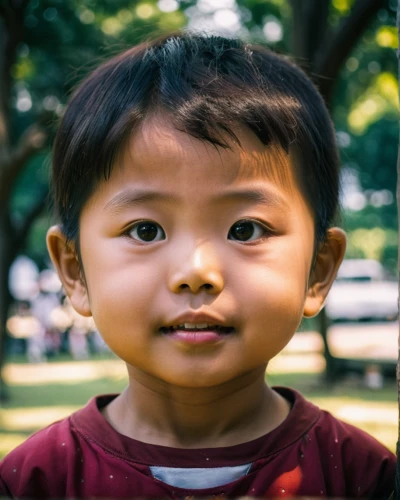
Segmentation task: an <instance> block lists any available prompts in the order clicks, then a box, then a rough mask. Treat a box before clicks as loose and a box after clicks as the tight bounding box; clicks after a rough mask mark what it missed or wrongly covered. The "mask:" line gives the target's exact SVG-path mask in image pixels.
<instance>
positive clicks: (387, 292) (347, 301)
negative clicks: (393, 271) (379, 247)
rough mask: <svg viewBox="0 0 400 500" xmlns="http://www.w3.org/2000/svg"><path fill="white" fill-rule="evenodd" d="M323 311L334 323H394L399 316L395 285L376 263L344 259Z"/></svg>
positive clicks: (378, 263) (396, 285)
mask: <svg viewBox="0 0 400 500" xmlns="http://www.w3.org/2000/svg"><path fill="white" fill-rule="evenodd" d="M325 308H326V313H327V315H328V317H329V318H330V319H332V320H333V321H356V320H361V321H366V320H372V321H374V320H375V321H378V320H394V319H396V318H397V315H398V284H397V282H396V281H394V280H391V279H390V278H389V276H388V275H387V273H386V271H385V269H384V268H383V266H382V265H381V264H380V262H377V261H376V260H369V259H346V260H344V261H343V263H342V265H341V266H340V269H339V272H338V275H337V278H336V280H335V282H334V284H333V286H332V289H331V291H330V292H329V295H328V298H327V301H326V305H325Z"/></svg>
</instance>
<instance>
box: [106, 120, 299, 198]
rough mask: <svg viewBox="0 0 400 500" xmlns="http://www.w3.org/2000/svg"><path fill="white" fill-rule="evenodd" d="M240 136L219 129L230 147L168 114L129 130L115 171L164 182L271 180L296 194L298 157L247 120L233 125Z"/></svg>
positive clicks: (228, 182)
mask: <svg viewBox="0 0 400 500" xmlns="http://www.w3.org/2000/svg"><path fill="white" fill-rule="evenodd" d="M232 130H233V132H234V133H235V135H236V137H237V138H238V139H239V141H240V144H237V143H236V142H235V141H234V140H233V139H231V138H227V136H226V135H223V134H221V137H222V139H223V140H224V141H226V140H227V139H228V140H227V143H228V145H229V147H228V148H223V147H221V146H218V145H214V144H211V143H209V142H204V141H201V140H199V139H196V138H195V137H193V136H191V135H189V134H187V133H185V132H184V131H181V130H178V129H176V128H175V127H174V126H173V125H172V124H171V123H170V121H169V120H168V116H163V115H162V116H157V117H154V118H152V119H149V120H147V121H145V122H144V124H143V125H142V126H141V128H140V129H139V130H137V131H136V132H135V133H134V134H132V135H131V137H130V139H129V141H128V142H127V143H126V145H125V147H124V149H123V150H122V151H121V154H120V156H119V159H118V161H117V162H116V165H115V166H114V169H113V173H114V172H115V174H116V175H118V176H119V177H124V172H125V175H126V176H128V175H129V176H131V175H132V170H134V175H135V176H136V177H137V179H138V180H144V179H146V178H147V179H149V180H150V179H151V180H152V181H156V180H157V178H159V179H160V182H163V179H165V177H167V178H168V179H169V180H170V179H171V178H173V179H174V181H175V182H177V183H185V182H187V181H190V182H191V183H193V182H195V179H196V178H198V179H200V178H201V177H204V175H206V176H207V179H208V180H209V181H210V182H211V181H212V182H214V183H220V182H222V183H223V184H235V183H237V182H240V181H258V182H263V181H265V182H268V183H269V184H270V185H271V186H273V185H276V187H278V188H279V189H284V190H287V191H290V194H294V193H296V192H298V191H299V188H298V183H297V182H296V172H295V167H294V162H293V160H292V158H291V156H290V155H288V154H286V153H285V152H284V151H283V150H282V149H281V148H280V147H278V146H275V145H270V146H268V147H266V146H265V145H264V144H262V143H261V141H260V140H259V139H258V138H257V137H256V135H255V134H253V133H252V132H251V131H250V130H249V129H248V128H247V127H246V126H244V125H240V124H237V125H236V126H234V127H232Z"/></svg>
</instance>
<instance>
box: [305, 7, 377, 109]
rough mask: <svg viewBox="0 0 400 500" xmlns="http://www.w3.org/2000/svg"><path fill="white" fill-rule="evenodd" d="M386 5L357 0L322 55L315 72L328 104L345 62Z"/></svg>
mask: <svg viewBox="0 0 400 500" xmlns="http://www.w3.org/2000/svg"><path fill="white" fill-rule="evenodd" d="M385 5H386V0H357V1H356V3H355V4H354V6H353V9H352V10H351V13H350V14H349V15H348V16H347V17H346V18H345V19H344V20H343V22H342V24H341V26H340V27H339V29H338V31H337V32H336V35H335V36H334V37H333V39H332V40H331V41H330V44H329V45H328V46H327V47H326V49H325V50H324V51H323V52H321V53H320V54H321V56H320V60H319V61H317V63H316V65H315V70H316V73H317V76H318V78H319V90H320V92H321V94H322V95H323V96H324V98H325V100H326V102H330V100H331V97H332V90H333V84H334V82H335V81H336V79H337V77H338V74H339V71H340V69H341V68H342V66H343V64H344V62H345V60H346V59H347V57H348V56H349V54H350V52H351V51H352V50H353V48H354V46H355V44H356V43H357V41H358V39H359V38H360V36H361V35H362V33H363V32H364V31H365V29H366V27H367V26H368V24H369V22H370V21H371V19H372V18H373V17H374V15H375V14H376V13H377V12H378V10H379V9H382V8H384V7H385Z"/></svg>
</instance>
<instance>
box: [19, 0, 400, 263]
mask: <svg viewBox="0 0 400 500" xmlns="http://www.w3.org/2000/svg"><path fill="white" fill-rule="evenodd" d="M164 1H165V0H164ZM161 4H162V2H161V1H159V2H157V1H156V0H119V1H118V2H116V1H115V0H70V1H67V2H66V1H64V0H30V1H29V3H28V8H27V11H26V16H25V21H24V22H25V33H24V40H23V43H21V44H20V46H19V47H18V57H17V61H16V63H15V65H14V67H13V69H12V75H13V78H14V85H13V105H14V112H13V116H12V136H13V140H14V141H16V140H17V139H18V137H20V135H21V133H22V131H23V130H24V129H25V128H26V127H27V126H28V125H29V124H31V123H32V122H33V121H34V120H35V119H36V116H37V115H38V113H40V112H42V111H43V110H48V111H54V112H55V114H56V115H59V116H60V115H61V114H62V112H63V107H64V105H65V103H66V100H67V98H68V95H70V93H71V92H72V90H73V88H74V86H75V85H76V84H77V83H78V82H79V81H80V80H81V78H82V77H83V76H84V75H86V74H87V72H88V71H90V70H91V69H92V68H93V67H95V66H97V65H98V63H99V62H100V61H102V60H103V59H105V58H106V57H108V56H110V55H111V54H114V53H117V52H119V51H120V50H122V49H124V48H126V47H128V46H131V45H132V44H135V43H138V42H139V41H142V40H145V39H148V38H150V37H152V36H154V34H161V33H165V32H169V31H172V30H176V29H179V28H182V27H184V26H186V24H187V23H188V22H191V21H192V20H193V19H194V17H193V12H194V10H193V9H196V8H197V10H196V12H197V14H199V12H200V13H201V12H203V13H202V14H201V15H203V16H206V15H210V16H212V14H207V8H209V7H207V5H211V6H212V8H213V9H214V10H216V9H218V6H220V7H224V8H228V7H227V5H228V6H229V5H231V7H229V8H232V9H233V10H234V11H235V12H236V13H238V15H239V19H240V23H241V25H242V29H241V31H239V33H240V34H241V36H244V37H246V38H248V39H249V40H253V41H256V42H260V43H267V44H268V45H269V46H271V47H272V48H273V49H275V50H277V51H280V52H285V53H290V52H291V47H292V36H291V35H292V20H291V8H290V2H289V0H268V1H267V0H237V2H236V4H235V3H234V2H230V3H229V2H219V1H218V2H210V1H208V0H179V2H178V8H174V7H172V8H167V9H164V10H166V11H164V12H163V11H162V10H161V9H160V6H161ZM200 4H201V5H200ZM222 4H224V5H222ZM353 4H354V0H332V2H331V6H330V13H329V23H330V29H332V30H335V29H336V28H337V27H338V26H339V25H340V23H341V21H342V19H343V16H346V15H347V14H348V13H349V11H350V9H351V7H352V5H353ZM170 5H173V2H172V4H170ZM196 6H197V7H196ZM201 9H203V10H202V11H201ZM209 10H210V9H209ZM211 10H212V9H211ZM267 23H272V24H270V25H269V27H271V28H272V32H271V33H272V35H273V36H272V38H270V39H268V36H267V34H268V33H269V32H268V29H267V28H268V26H267ZM280 30H281V32H280ZM395 35H396V29H395V12H394V10H390V8H389V7H388V8H386V9H382V10H380V11H379V13H378V16H377V18H376V19H375V20H374V21H373V22H372V23H371V25H370V26H369V27H368V29H367V30H366V31H365V33H364V34H363V36H362V38H361V40H360V42H359V43H358V44H357V46H356V47H355V48H354V50H353V51H352V53H351V54H350V56H349V58H348V59H347V61H346V64H345V65H344V67H343V69H342V71H341V74H340V76H339V79H338V81H337V82H336V85H335V92H334V98H333V102H332V106H331V108H332V116H333V120H334V122H335V126H336V128H337V130H338V132H339V133H340V134H341V140H339V145H340V147H341V156H342V163H343V165H345V166H347V167H351V168H352V169H353V170H355V171H356V172H358V174H359V180H360V186H361V189H362V190H363V191H364V192H366V196H367V199H370V198H371V193H373V192H374V191H376V190H389V191H390V192H391V193H392V196H393V202H392V203H391V204H386V205H382V206H380V207H378V206H372V205H371V204H368V205H367V206H366V207H365V208H364V209H363V210H361V211H358V212H352V211H349V210H346V211H345V212H344V226H345V228H346V230H347V231H348V232H349V240H350V245H349V251H348V254H349V256H350V255H351V256H356V255H363V256H366V250H365V249H364V250H363V249H362V248H361V247H360V246H359V245H357V244H356V243H355V241H358V240H357V238H356V237H355V236H354V235H355V234H360V233H356V231H357V230H359V229H361V230H368V231H373V230H374V228H379V229H382V230H383V231H384V232H385V234H387V235H389V234H390V235H391V236H390V237H387V238H386V237H385V238H384V243H383V246H382V247H381V248H379V250H377V251H376V252H377V254H378V255H379V256H380V258H381V259H382V260H383V262H384V263H385V264H387V265H388V266H389V267H391V268H394V262H395V257H394V255H395V247H394V246H393V245H394V244H393V241H394V236H393V235H395V234H396V231H397V212H396V206H395V202H394V200H395V188H396V158H397V145H398V124H397V120H398V116H397V115H398V104H397V95H398V90H397V59H396V54H395V51H394V48H395V43H396V41H397V37H396V36H395ZM274 36H275V38H274ZM56 124H57V123H56V120H55V121H54V128H55V127H56ZM340 134H339V135H340ZM49 161H50V160H49V152H48V151H47V152H45V153H44V154H43V155H40V156H38V157H36V158H35V159H34V160H32V161H31V162H30V164H29V165H28V168H27V169H26V171H25V173H24V174H23V176H22V177H21V178H20V180H19V182H18V186H17V189H16V190H15V193H14V197H13V204H12V207H13V218H14V221H15V223H16V224H18V223H19V221H20V220H22V217H23V215H24V213H25V212H26V210H27V209H28V208H29V206H30V205H31V203H32V202H33V201H34V200H35V198H36V196H37V194H38V193H39V192H40V190H41V189H42V188H43V186H45V185H46V183H47V179H48V165H49ZM48 220H49V216H46V217H45V218H42V219H41V220H40V221H38V222H37V224H35V226H34V228H33V233H32V234H31V237H30V244H29V249H28V253H29V254H30V255H34V256H36V258H37V259H39V260H40V259H42V260H43V259H44V258H45V257H44V256H43V257H40V255H41V253H42V252H45V249H44V245H43V244H39V242H40V241H41V238H42V236H43V233H44V230H43V228H44V226H45V224H46V223H47V221H48ZM353 233H354V234H353ZM376 234H377V233H376ZM381 240H382V238H381ZM367 253H368V252H367Z"/></svg>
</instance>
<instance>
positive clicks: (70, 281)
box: [46, 226, 92, 316]
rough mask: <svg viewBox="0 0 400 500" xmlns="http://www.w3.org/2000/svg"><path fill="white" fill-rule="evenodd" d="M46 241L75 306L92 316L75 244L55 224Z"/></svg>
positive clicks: (82, 312) (65, 288)
mask: <svg viewBox="0 0 400 500" xmlns="http://www.w3.org/2000/svg"><path fill="white" fill-rule="evenodd" d="M46 241H47V249H48V251H49V254H50V258H51V260H52V262H53V264H54V267H55V268H56V269H57V273H58V276H59V278H60V280H61V282H62V284H63V287H64V290H65V293H66V294H67V295H68V297H69V299H70V301H71V304H72V306H73V308H74V309H75V311H76V312H77V313H79V314H81V315H82V316H91V315H92V314H91V311H90V306H89V296H88V293H87V288H86V285H85V282H84V279H83V274H82V270H81V267H80V265H79V260H78V256H77V253H76V250H75V245H74V244H73V243H72V242H70V241H67V238H66V236H65V234H64V233H63V232H62V231H61V229H60V227H59V226H53V227H51V228H50V229H49V230H48V231H47V240H46Z"/></svg>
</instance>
